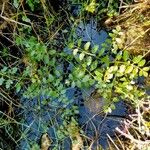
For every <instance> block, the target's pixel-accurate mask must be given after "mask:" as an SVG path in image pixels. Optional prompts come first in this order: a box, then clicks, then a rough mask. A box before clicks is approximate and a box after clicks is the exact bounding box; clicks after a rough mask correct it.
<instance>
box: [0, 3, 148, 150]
mask: <svg viewBox="0 0 150 150" xmlns="http://www.w3.org/2000/svg"><path fill="white" fill-rule="evenodd" d="M0 10H1V13H0V18H1V19H0V48H1V50H0V108H1V109H0V149H32V150H38V149H41V150H47V149H48V147H51V149H53V150H58V149H72V150H79V149H92V148H93V146H95V139H92V138H91V137H90V136H89V137H88V135H86V134H85V132H84V128H82V127H81V125H80V123H79V117H80V110H79V105H78V102H77V100H76V97H77V96H76V94H74V95H73V96H68V95H69V94H67V93H68V91H69V90H70V89H73V90H75V91H76V92H77V91H78V92H79V93H80V94H81V97H83V101H84V105H85V106H88V107H89V109H90V110H93V109H95V110H96V113H97V115H102V116H105V117H107V115H109V114H111V112H112V111H113V110H117V109H118V108H117V107H116V103H118V102H119V101H123V102H124V103H125V104H126V106H127V108H128V114H129V115H128V116H127V118H126V119H124V121H123V122H122V130H121V127H120V128H119V127H117V128H116V138H115V139H112V138H111V137H110V136H109V135H108V148H107V149H123V150H124V149H126V146H127V145H128V149H135V150H137V149H142V150H143V149H144V150H147V149H148V148H150V141H149V138H150V120H149V117H150V101H149V85H150V82H149V70H150V66H149V56H150V55H149V52H150V40H149V35H150V21H149V20H150V2H149V1H148V0H139V1H134V2H132V1H130V0H121V1H117V2H116V1H112V0H104V1H103V0H97V1H96V0H68V1H59V0H56V1H55V2H54V1H51V0H27V1H24V0H12V1H9V0H7V1H2V2H0ZM90 20H94V22H96V23H97V28H98V29H99V28H101V29H105V31H106V32H107V33H108V37H107V38H106V39H105V41H104V42H103V43H102V44H100V45H99V44H95V43H93V41H92V40H89V41H85V40H83V38H82V37H80V36H79V35H78V33H77V31H78V29H79V26H80V24H81V23H82V24H87V23H89V22H90ZM79 32H82V31H81V30H80V31H79ZM91 88H92V90H93V91H92V92H91V93H90V92H86V91H88V90H89V89H91ZM76 92H74V93H76ZM84 95H86V97H87V98H85V96H84ZM35 99H36V100H35ZM87 101H88V102H87ZM93 101H94V102H93ZM97 105H98V106H97ZM99 105H100V106H99ZM90 107H91V108H90ZM92 107H94V108H92ZM30 109H32V111H30ZM98 109H100V110H98ZM31 112H32V113H33V114H32V117H31V123H29V124H28V123H27V124H26V115H27V114H28V113H30V115H31ZM40 113H41V114H43V113H45V114H46V113H48V117H46V118H44V119H45V122H42V121H40V117H39V119H38V123H39V124H40V125H41V126H42V131H41V130H40V129H38V128H37V129H33V130H37V132H39V130H40V135H36V136H35V137H36V138H33V139H36V140H35V141H34V140H31V139H32V138H31V139H30V138H29V136H28V130H29V128H30V126H32V123H34V117H35V116H38V115H40ZM23 116H24V117H23ZM35 118H36V117H35ZM47 118H48V119H47ZM46 119H47V120H46ZM50 129H51V130H52V131H53V133H51V134H52V135H51V136H50V134H48V133H49V132H50V131H49V130H50ZM95 134H97V133H95ZM39 136H40V137H41V138H40V137H39ZM25 141H26V142H27V144H28V146H27V148H24V147H23V144H22V143H24V142H25ZM68 143H69V144H68ZM27 144H25V145H27ZM66 146H67V147H66ZM94 148H95V149H103V148H102V146H101V145H100V144H99V143H98V144H96V147H94Z"/></svg>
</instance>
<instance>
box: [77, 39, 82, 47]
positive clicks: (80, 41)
mask: <svg viewBox="0 0 150 150" xmlns="http://www.w3.org/2000/svg"><path fill="white" fill-rule="evenodd" d="M81 43H82V39H79V40H78V47H80V46H81Z"/></svg>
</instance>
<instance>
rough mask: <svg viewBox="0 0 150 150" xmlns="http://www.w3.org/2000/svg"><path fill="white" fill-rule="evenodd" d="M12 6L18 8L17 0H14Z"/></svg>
mask: <svg viewBox="0 0 150 150" xmlns="http://www.w3.org/2000/svg"><path fill="white" fill-rule="evenodd" d="M13 5H14V6H15V8H18V7H19V0H14V1H13Z"/></svg>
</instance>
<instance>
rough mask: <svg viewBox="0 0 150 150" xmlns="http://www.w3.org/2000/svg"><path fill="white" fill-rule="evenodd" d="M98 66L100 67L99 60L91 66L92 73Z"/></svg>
mask: <svg viewBox="0 0 150 150" xmlns="http://www.w3.org/2000/svg"><path fill="white" fill-rule="evenodd" d="M97 65H98V62H97V60H95V61H94V62H93V63H92V64H91V68H90V71H93V70H94V69H96V68H97Z"/></svg>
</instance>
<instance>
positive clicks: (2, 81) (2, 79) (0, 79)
mask: <svg viewBox="0 0 150 150" xmlns="http://www.w3.org/2000/svg"><path fill="white" fill-rule="evenodd" d="M4 81H5V79H4V78H3V77H1V78H0V85H2V84H3V83H4Z"/></svg>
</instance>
